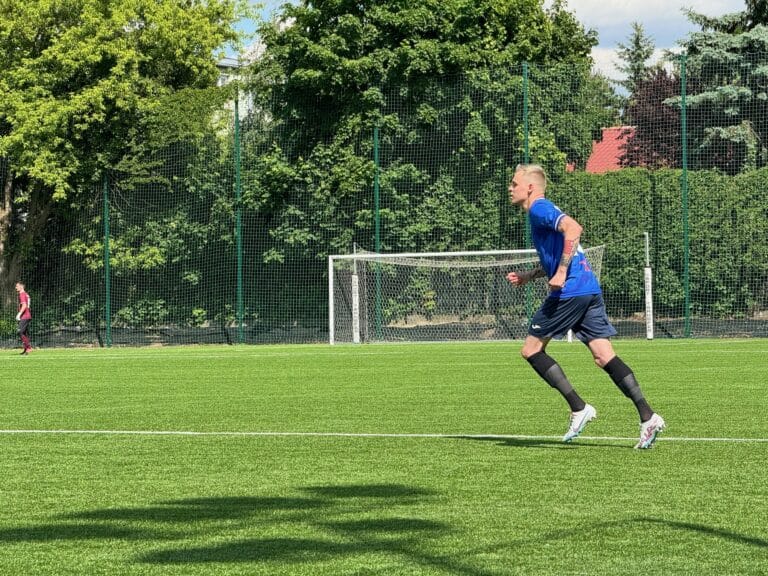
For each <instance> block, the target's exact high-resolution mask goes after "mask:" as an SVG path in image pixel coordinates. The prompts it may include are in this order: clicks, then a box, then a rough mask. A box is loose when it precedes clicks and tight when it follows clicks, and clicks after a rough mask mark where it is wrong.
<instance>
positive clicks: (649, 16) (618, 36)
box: [261, 0, 746, 80]
mask: <svg viewBox="0 0 768 576" xmlns="http://www.w3.org/2000/svg"><path fill="white" fill-rule="evenodd" d="M289 1H290V0H262V1H261V3H262V4H263V5H264V10H263V12H262V14H263V16H265V17H266V16H268V15H269V14H270V13H272V12H273V11H274V10H276V9H278V8H279V6H281V5H282V4H284V3H286V2H289ZM294 1H295V0H294ZM413 1H414V2H418V0H413ZM551 4H552V0H544V5H545V6H550V5H551ZM745 5H746V4H745V1H744V0H567V8H568V10H569V11H570V12H573V13H574V14H575V15H576V18H577V20H578V21H579V22H581V23H582V24H583V25H584V27H585V28H588V29H589V28H591V29H594V30H596V31H597V33H598V37H599V45H598V46H596V47H595V48H594V49H593V51H592V58H593V60H594V61H595V68H596V70H597V71H599V72H601V73H602V74H603V75H605V76H606V77H608V78H609V79H611V80H621V79H622V75H621V73H620V72H618V71H617V70H616V62H617V61H618V58H617V56H616V47H617V44H619V43H622V44H628V43H629V38H630V35H631V33H632V26H631V24H632V22H639V23H640V24H642V26H643V30H644V31H645V35H646V36H648V37H649V38H650V39H651V40H653V43H654V45H655V46H656V53H655V55H654V57H653V58H652V59H651V60H650V61H649V62H648V63H649V64H652V63H653V62H654V61H655V60H658V58H659V56H660V55H661V53H662V52H663V51H664V50H666V49H671V48H676V47H677V46H678V41H679V40H682V39H684V38H686V37H687V36H688V34H689V33H691V32H695V31H697V30H698V28H697V27H696V26H694V25H693V24H691V23H690V22H689V21H688V19H687V18H686V16H685V14H684V13H683V9H684V8H691V9H693V11H694V12H699V13H701V14H704V15H706V16H710V17H717V16H722V15H723V14H729V13H731V12H740V11H742V10H744V8H745Z"/></svg>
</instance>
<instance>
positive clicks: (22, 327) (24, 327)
mask: <svg viewBox="0 0 768 576" xmlns="http://www.w3.org/2000/svg"><path fill="white" fill-rule="evenodd" d="M31 323H32V319H31V318H22V319H21V320H19V334H21V335H24V336H26V335H27V334H29V325H30V324H31Z"/></svg>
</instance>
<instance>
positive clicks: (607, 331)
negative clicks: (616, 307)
mask: <svg viewBox="0 0 768 576" xmlns="http://www.w3.org/2000/svg"><path fill="white" fill-rule="evenodd" d="M568 330H573V333H574V335H575V336H576V337H577V338H578V339H579V340H581V341H582V342H584V343H587V342H590V341H591V340H594V339H596V338H610V337H611V336H616V329H615V328H614V327H613V326H611V323H610V322H609V321H608V315H607V314H606V312H605V302H604V301H603V296H602V295H601V294H589V295H587V296H574V297H573V298H566V299H563V300H561V299H560V298H547V299H546V300H544V303H543V304H542V305H541V308H539V309H538V310H537V311H536V313H535V314H534V315H533V318H531V324H530V326H529V327H528V334H530V335H531V336H535V337H536V338H541V339H542V340H545V339H548V338H561V337H563V336H565V335H566V334H567V333H568Z"/></svg>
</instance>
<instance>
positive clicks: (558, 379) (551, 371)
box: [526, 352, 586, 412]
mask: <svg viewBox="0 0 768 576" xmlns="http://www.w3.org/2000/svg"><path fill="white" fill-rule="evenodd" d="M526 360H528V363H529V364H530V365H531V366H532V367H533V369H534V370H535V371H536V373H537V374H538V375H539V376H541V377H542V378H543V379H544V381H545V382H546V383H547V384H549V385H550V386H551V387H552V388H554V389H555V390H557V391H558V392H560V394H562V396H563V398H565V401H566V402H568V406H570V408H571V411H572V412H579V411H581V410H584V406H585V405H586V404H585V403H584V400H582V399H581V397H580V396H579V395H578V394H577V393H576V390H574V389H573V386H571V383H570V382H569V381H568V378H567V377H566V376H565V373H564V372H563V369H562V368H560V365H559V364H558V363H557V362H556V361H555V359H554V358H552V357H551V356H548V355H547V354H546V353H545V352H537V353H536V354H534V355H533V356H530V357H529V358H526Z"/></svg>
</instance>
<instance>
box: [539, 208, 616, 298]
mask: <svg viewBox="0 0 768 576" xmlns="http://www.w3.org/2000/svg"><path fill="white" fill-rule="evenodd" d="M528 217H529V218H530V221H531V236H532V238H533V245H534V247H535V248H536V252H537V253H538V255H539V261H540V262H541V266H542V268H543V269H544V272H545V273H546V274H547V278H552V276H554V275H555V272H557V267H558V266H559V265H560V258H561V257H562V255H563V245H564V243H565V239H564V237H563V233H562V232H560V231H559V230H558V229H557V227H558V225H559V224H560V221H561V220H562V219H563V218H564V217H565V213H564V212H563V211H562V210H560V208H558V207H557V206H555V205H554V204H552V202H550V201H549V200H547V199H546V198H539V199H538V200H535V201H534V203H533V204H532V205H531V207H530V209H529V210H528ZM600 293H601V290H600V283H599V282H598V281H597V277H596V276H595V275H594V274H593V273H592V267H591V266H590V265H589V262H588V261H587V257H586V256H585V255H584V250H583V249H582V247H581V245H579V247H578V248H577V250H576V255H575V256H574V257H573V259H572V260H571V264H570V266H569V268H568V274H567V276H566V280H565V285H564V286H563V287H562V289H560V290H553V291H552V292H550V293H549V297H550V298H551V297H554V298H572V297H574V296H585V295H587V294H600Z"/></svg>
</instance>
